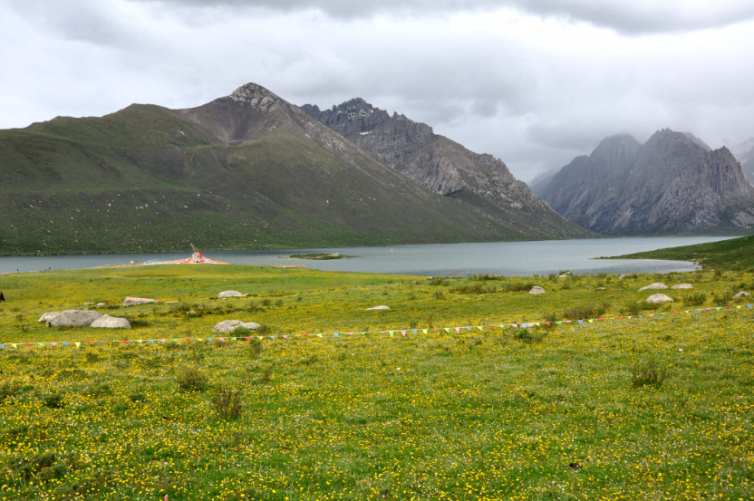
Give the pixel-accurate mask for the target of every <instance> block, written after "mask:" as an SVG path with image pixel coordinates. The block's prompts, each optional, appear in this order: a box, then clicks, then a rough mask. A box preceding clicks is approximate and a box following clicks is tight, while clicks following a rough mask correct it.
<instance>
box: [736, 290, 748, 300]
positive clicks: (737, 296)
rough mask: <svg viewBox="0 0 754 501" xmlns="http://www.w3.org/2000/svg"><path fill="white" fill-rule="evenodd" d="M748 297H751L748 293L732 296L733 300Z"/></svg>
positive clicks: (742, 292)
mask: <svg viewBox="0 0 754 501" xmlns="http://www.w3.org/2000/svg"><path fill="white" fill-rule="evenodd" d="M749 296H751V294H749V293H748V292H744V291H741V292H738V293H736V294H735V295H734V296H733V299H741V298H745V297H749Z"/></svg>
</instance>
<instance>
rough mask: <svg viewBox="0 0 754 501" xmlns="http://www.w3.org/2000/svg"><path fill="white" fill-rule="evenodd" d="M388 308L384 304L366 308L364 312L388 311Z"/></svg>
mask: <svg viewBox="0 0 754 501" xmlns="http://www.w3.org/2000/svg"><path fill="white" fill-rule="evenodd" d="M389 309H390V307H389V306H385V305H384V304H381V305H379V306H372V307H371V308H367V309H366V310H364V311H372V310H389Z"/></svg>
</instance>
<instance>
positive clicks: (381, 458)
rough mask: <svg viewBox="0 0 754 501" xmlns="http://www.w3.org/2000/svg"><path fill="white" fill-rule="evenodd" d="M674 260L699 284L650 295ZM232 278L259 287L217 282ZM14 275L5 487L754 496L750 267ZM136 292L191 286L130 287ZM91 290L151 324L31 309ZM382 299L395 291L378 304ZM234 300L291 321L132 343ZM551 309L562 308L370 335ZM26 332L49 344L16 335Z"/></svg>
mask: <svg viewBox="0 0 754 501" xmlns="http://www.w3.org/2000/svg"><path fill="white" fill-rule="evenodd" d="M657 281H662V282H664V283H666V284H667V285H673V284H677V283H681V282H688V283H691V284H693V286H694V289H691V290H667V291H661V292H664V293H667V294H668V295H670V296H671V297H673V298H674V299H675V300H676V301H675V302H674V303H672V305H673V306H665V307H663V308H660V309H651V308H650V305H647V304H645V303H637V301H641V300H644V299H646V298H647V296H649V295H650V294H651V293H652V292H657V291H644V292H638V289H639V288H640V287H642V286H644V285H648V284H650V283H652V282H657ZM533 284H534V285H541V286H543V287H544V288H545V289H546V290H547V293H546V294H544V295H540V296H532V295H529V294H528V293H527V291H528V288H529V287H530V285H533ZM598 288H604V289H605V290H598ZM229 289H233V290H238V291H241V292H244V293H249V294H251V296H249V297H247V298H243V299H229V300H215V299H208V298H211V297H215V296H216V295H217V293H219V292H221V291H223V290H229ZM0 290H2V291H3V292H4V293H5V295H6V297H7V298H8V301H7V302H6V303H0V343H4V344H5V346H6V348H5V349H0V377H2V380H1V382H0V499H3V500H5V499H7V500H16V499H29V500H31V499H34V500H36V499H57V500H62V499H92V500H105V499H107V500H157V499H163V498H164V496H165V495H166V494H167V495H168V496H169V499H170V500H210V499H217V500H248V499H264V500H317V499H319V500H325V499H330V500H332V499H349V500H362V499H422V500H438V499H457V500H461V499H468V500H471V499H521V500H523V499H536V500H566V499H568V500H576V499H584V500H594V499H625V500H636V499H663V500H664V499H668V500H672V499H687V500H698V499H734V500H735V499H752V498H754V437H752V421H754V412H753V411H754V358H753V357H752V355H754V337H753V336H752V334H754V324H753V320H754V309H750V308H748V307H747V302H746V301H739V302H736V300H734V299H732V297H731V296H732V292H737V291H739V290H748V291H750V292H752V291H753V290H754V273H752V272H751V271H747V272H744V271H740V272H716V273H713V272H698V273H693V274H673V275H662V276H659V275H640V276H633V277H631V278H628V279H625V280H618V279H617V278H616V277H614V276H590V277H586V276H572V277H568V278H563V279H560V278H557V277H555V276H551V277H535V278H495V277H474V278H459V279H434V280H426V279H424V278H421V277H405V276H386V275H366V274H356V273H353V274H334V273H324V272H318V271H310V270H300V269H298V270H289V269H279V268H262V267H252V266H193V267H188V266H186V267H180V266H173V267H170V266H162V267H124V268H106V269H96V270H78V271H65V272H45V273H29V274H16V275H5V276H0ZM126 295H132V296H143V297H154V298H157V299H161V300H163V301H171V300H177V301H180V302H179V303H173V304H164V303H163V304H159V305H155V306H151V305H150V306H142V307H132V308H121V307H120V306H119V304H120V302H121V301H122V300H123V298H124V297H125V296H126ZM86 302H94V303H97V302H107V303H108V305H112V306H105V307H99V308H96V309H97V310H98V311H100V312H102V313H107V314H110V315H112V316H126V317H128V318H129V319H130V320H131V321H132V324H133V326H134V329H133V330H131V331H109V330H100V329H67V330H55V329H49V328H45V327H43V326H41V324H38V323H37V322H36V320H37V318H38V317H39V316H40V315H41V314H42V313H44V312H47V311H62V310H65V309H73V308H84V306H83V304H84V303H86ZM749 302H751V301H749ZM684 303H685V306H684ZM378 304H385V305H388V306H390V307H391V308H392V309H391V310H388V311H364V309H365V308H367V307H370V306H375V305H378ZM725 304H727V305H732V306H733V308H731V309H721V310H711V311H700V312H696V311H694V312H692V313H685V311H687V310H696V309H697V308H707V307H717V306H719V305H725ZM738 306H741V308H738ZM674 312H675V313H677V314H675V315H674V314H673V313H674ZM662 313H665V315H662ZM637 314H638V315H645V317H643V318H636V317H635V315H637ZM649 314H656V315H655V316H654V317H651V318H650V317H648V316H646V315H649ZM623 315H630V316H632V317H633V318H631V319H630V320H628V319H623V320H611V321H605V322H597V323H593V324H589V323H584V324H583V325H581V326H578V325H577V324H573V323H571V324H566V323H561V324H556V323H554V322H557V321H563V320H566V319H579V318H586V317H591V316H596V317H614V316H623ZM226 319H239V320H253V321H256V322H259V323H261V324H262V325H263V327H262V329H261V330H262V331H263V333H264V335H265V336H270V335H272V336H275V340H271V339H269V338H268V337H267V338H265V339H264V340H262V341H259V340H258V339H257V338H255V337H252V338H251V341H226V342H221V341H211V342H209V341H206V340H205V341H190V342H185V341H181V342H167V343H159V342H158V343H155V344H150V343H148V342H147V343H141V344H139V343H135V342H134V341H135V340H149V339H153V340H158V339H161V338H167V339H174V338H179V339H185V338H191V339H196V338H202V339H206V338H209V337H214V336H213V333H212V332H211V329H212V326H213V325H214V324H215V323H216V322H219V321H222V320H226ZM541 321H550V322H551V325H552V326H553V327H551V328H546V327H544V326H539V327H536V328H529V329H513V328H506V329H500V328H489V327H485V328H484V329H483V330H481V331H480V330H478V329H473V330H466V329H461V330H460V333H456V332H455V330H451V332H450V333H447V332H445V331H444V330H437V331H435V330H429V331H428V332H427V333H426V334H424V333H423V332H422V331H421V330H419V331H418V332H417V333H416V334H414V333H413V332H412V331H411V330H408V332H407V335H406V336H405V337H404V336H403V335H401V333H400V332H397V334H396V335H395V337H390V336H389V335H387V334H366V335H361V334H358V332H362V331H375V330H393V329H395V330H398V331H399V330H402V329H414V328H417V329H423V328H431V327H436V328H443V327H456V326H459V327H463V326H467V325H490V324H499V323H523V322H541ZM335 332H337V333H340V337H337V338H336V337H334V336H333V335H332V334H333V333H335ZM348 332H354V335H352V336H349V335H348V334H347V333H348ZM303 333H309V334H317V333H320V334H323V337H322V338H319V337H316V336H310V337H307V338H304V337H302V336H301V334H303ZM282 335H287V336H289V338H288V339H281V338H280V336H282ZM125 338H128V339H129V340H131V342H129V343H128V344H125V343H123V342H120V343H99V344H95V345H93V346H90V345H88V344H83V345H82V347H81V348H80V349H76V348H74V347H73V346H72V345H71V346H68V347H62V346H61V345H57V346H55V347H51V346H50V345H49V343H50V342H64V341H65V342H75V341H79V342H86V341H89V340H108V339H109V340H112V341H116V340H120V341H122V340H124V339H125ZM25 342H43V343H45V347H40V346H38V345H34V344H32V346H31V347H26V346H25V345H21V346H19V348H18V349H12V348H10V345H9V343H25Z"/></svg>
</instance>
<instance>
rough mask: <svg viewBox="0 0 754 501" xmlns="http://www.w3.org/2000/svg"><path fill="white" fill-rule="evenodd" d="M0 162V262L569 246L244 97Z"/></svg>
mask: <svg viewBox="0 0 754 501" xmlns="http://www.w3.org/2000/svg"><path fill="white" fill-rule="evenodd" d="M0 158H2V159H3V162H2V163H0V178H1V179H2V180H3V181H2V183H1V184H0V215H2V218H3V222H4V224H3V225H0V254H3V255H11V254H37V253H93V252H126V251H165V250H178V249H188V248H189V243H194V244H196V245H197V246H199V247H201V248H204V249H233V248H235V249H241V248H270V247H278V248H279V247H316V246H337V245H381V244H396V243H430V242H459V241H495V240H527V239H550V238H565V237H571V236H574V235H577V234H579V232H578V231H568V230H563V229H562V228H553V227H551V226H548V224H546V223H544V224H540V222H539V221H538V220H537V219H536V218H526V217H518V218H516V217H511V218H507V219H506V218H503V217H495V216H492V215H490V214H489V213H487V212H484V211H482V210H480V209H478V208H476V207H474V206H472V205H470V204H467V203H464V202H463V201H459V200H454V199H451V198H448V197H443V196H440V195H438V194H436V193H433V192H432V191H430V190H428V189H426V188H423V187H421V186H419V185H417V184H415V183H414V182H412V181H410V180H409V179H407V178H406V177H405V176H403V175H401V174H400V173H398V172H396V171H395V170H394V169H392V168H390V167H388V166H387V165H385V164H384V163H382V162H380V161H378V160H376V159H375V158H374V157H373V156H371V155H369V154H367V153H366V152H364V151H363V150H361V149H359V148H358V147H356V146H355V145H353V144H351V143H350V142H348V141H346V140H345V139H343V137H341V136H340V135H338V134H337V133H335V132H333V131H331V130H329V129H328V128H327V127H325V126H324V125H322V124H320V123H319V122H318V121H316V120H314V119H312V118H310V117H309V116H308V115H306V114H305V113H303V112H302V111H301V110H299V109H298V108H297V107H295V106H293V105H291V104H290V103H288V102H286V101H284V100H283V99H281V98H280V97H278V96H276V95H275V94H273V93H272V92H270V91H268V90H266V89H264V88H262V87H260V86H257V85H254V84H248V85H245V86H243V87H241V88H239V89H237V90H236V91H235V92H234V93H233V94H231V95H230V96H227V97H223V98H220V99H217V100H215V101H212V102H211V103H207V104H205V105H203V106H200V107H197V108H192V109H186V110H170V109H167V108H163V107H159V106H153V105H132V106H129V107H128V108H126V109H124V110H121V111H118V112H116V113H113V114H110V115H106V116H104V117H101V118H61V117H59V118H56V119H54V120H51V121H49V122H44V123H37V124H33V125H31V126H29V127H27V128H25V129H12V130H4V131H0ZM582 231H583V230H582Z"/></svg>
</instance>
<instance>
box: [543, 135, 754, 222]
mask: <svg viewBox="0 0 754 501" xmlns="http://www.w3.org/2000/svg"><path fill="white" fill-rule="evenodd" d="M708 148H709V147H706V144H704V143H703V142H701V141H700V140H698V139H697V138H696V137H694V136H693V135H690V134H687V133H678V132H674V131H671V130H670V129H663V130H660V131H657V132H656V133H655V134H653V135H652V137H650V139H649V140H648V141H647V142H646V143H644V144H640V143H639V142H638V141H636V140H635V139H634V138H633V137H631V136H630V135H627V134H619V135H615V136H610V137H608V138H605V139H603V140H602V141H601V142H600V144H599V145H598V146H597V148H595V150H594V151H593V152H592V153H591V154H590V155H588V156H581V157H577V158H575V159H574V160H573V161H572V162H571V163H570V164H568V165H567V166H565V167H563V168H562V169H561V170H560V171H559V172H558V173H557V174H556V175H555V176H554V177H553V179H552V180H551V181H550V183H549V184H548V185H547V187H546V188H544V189H543V190H542V195H543V198H544V199H545V200H547V201H548V202H549V203H550V205H551V206H552V207H553V208H554V209H555V210H556V211H558V212H559V213H561V214H563V215H564V216H565V217H568V218H569V219H572V220H574V221H575V222H577V223H579V224H581V225H582V226H584V227H586V228H589V229H592V230H593V231H597V232H599V233H603V234H608V235H640V234H647V235H652V234H675V233H711V234H715V233H731V232H732V233H746V232H750V231H752V230H754V189H753V188H752V187H751V186H750V185H749V184H748V183H747V182H746V180H745V178H744V176H743V172H742V171H741V167H740V165H739V164H738V162H737V161H736V159H735V158H734V157H733V155H732V154H731V152H730V151H729V150H728V149H727V148H725V147H722V148H720V149H718V150H709V149H708Z"/></svg>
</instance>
